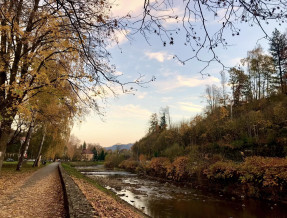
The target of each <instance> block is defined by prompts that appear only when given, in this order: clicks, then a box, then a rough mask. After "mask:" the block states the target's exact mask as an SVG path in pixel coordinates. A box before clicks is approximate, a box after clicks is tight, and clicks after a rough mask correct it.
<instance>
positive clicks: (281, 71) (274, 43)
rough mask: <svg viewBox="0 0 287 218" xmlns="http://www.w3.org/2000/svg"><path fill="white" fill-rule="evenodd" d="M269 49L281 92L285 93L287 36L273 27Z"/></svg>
mask: <svg viewBox="0 0 287 218" xmlns="http://www.w3.org/2000/svg"><path fill="white" fill-rule="evenodd" d="M269 51H270V53H271V55H272V57H273V60H274V64H275V66H276V69H277V73H278V76H279V79H280V87H281V91H282V93H287V89H286V72H287V71H286V64H287V36H286V34H285V33H284V34H281V33H280V32H279V30H277V29H275V30H274V32H273V33H272V38H271V40H270V48H269Z"/></svg>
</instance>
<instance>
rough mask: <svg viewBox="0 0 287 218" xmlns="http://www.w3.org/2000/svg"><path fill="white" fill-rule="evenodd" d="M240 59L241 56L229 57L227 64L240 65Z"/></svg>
mask: <svg viewBox="0 0 287 218" xmlns="http://www.w3.org/2000/svg"><path fill="white" fill-rule="evenodd" d="M241 60H242V57H238V58H232V59H230V60H229V64H230V65H231V66H237V65H239V64H240V65H241V62H240V61H241Z"/></svg>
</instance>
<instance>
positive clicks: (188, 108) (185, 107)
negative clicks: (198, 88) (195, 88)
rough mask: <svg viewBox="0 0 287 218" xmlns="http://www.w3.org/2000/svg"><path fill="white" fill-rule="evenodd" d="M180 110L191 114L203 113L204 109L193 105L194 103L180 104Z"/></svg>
mask: <svg viewBox="0 0 287 218" xmlns="http://www.w3.org/2000/svg"><path fill="white" fill-rule="evenodd" d="M178 104H179V105H180V109H182V110H184V111H189V112H201V111H202V109H203V107H202V106H201V105H197V104H193V103H192V102H178Z"/></svg>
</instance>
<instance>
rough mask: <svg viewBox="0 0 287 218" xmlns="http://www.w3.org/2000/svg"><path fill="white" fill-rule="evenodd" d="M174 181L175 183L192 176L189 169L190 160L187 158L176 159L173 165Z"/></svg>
mask: <svg viewBox="0 0 287 218" xmlns="http://www.w3.org/2000/svg"><path fill="white" fill-rule="evenodd" d="M172 165H173V168H174V177H173V178H174V179H175V180H177V181H180V180H186V179H188V178H189V177H190V176H191V175H190V174H192V173H191V171H190V170H189V169H190V160H189V158H188V157H177V158H176V159H175V160H174V161H173V163H172Z"/></svg>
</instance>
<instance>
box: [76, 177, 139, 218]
mask: <svg viewBox="0 0 287 218" xmlns="http://www.w3.org/2000/svg"><path fill="white" fill-rule="evenodd" d="M72 178H73V180H74V181H75V183H76V184H77V185H78V186H79V188H80V189H81V191H82V192H83V193H84V195H85V196H86V198H87V199H88V201H89V202H90V203H91V204H92V206H93V208H94V209H95V211H96V213H95V214H96V216H99V217H124V218H126V217H133V218H136V217H141V216H140V215H139V214H137V213H136V212H135V211H133V210H132V209H131V208H129V207H128V206H127V205H124V204H122V203H120V202H118V201H116V200H115V199H113V198H112V197H111V196H108V195H107V194H105V193H103V192H102V191H100V190H98V189H97V188H96V187H95V186H93V185H91V184H89V183H88V182H86V181H84V180H80V179H77V178H75V177H72Z"/></svg>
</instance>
